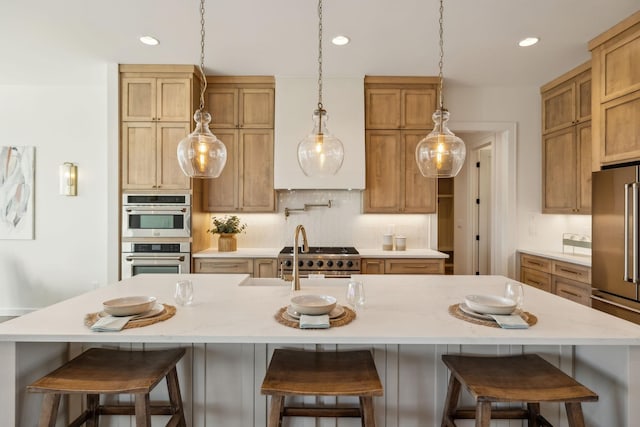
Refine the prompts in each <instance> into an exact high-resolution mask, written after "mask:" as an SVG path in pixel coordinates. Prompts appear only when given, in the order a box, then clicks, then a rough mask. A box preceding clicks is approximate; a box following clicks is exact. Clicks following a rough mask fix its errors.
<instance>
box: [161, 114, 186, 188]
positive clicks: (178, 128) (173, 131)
mask: <svg viewBox="0 0 640 427" xmlns="http://www.w3.org/2000/svg"><path fill="white" fill-rule="evenodd" d="M188 134H189V124H188V123H185V122H183V123H158V125H157V132H156V138H157V156H158V157H157V163H156V172H157V179H156V185H157V186H158V188H161V189H164V190H188V189H189V188H191V179H190V178H189V177H188V176H186V175H185V174H184V173H183V172H182V169H180V165H179V164H178V154H177V151H178V144H179V143H180V141H181V140H182V139H183V138H184V137H185V136H187V135H188Z"/></svg>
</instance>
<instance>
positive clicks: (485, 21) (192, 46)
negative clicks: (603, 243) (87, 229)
mask: <svg viewBox="0 0 640 427" xmlns="http://www.w3.org/2000/svg"><path fill="white" fill-rule="evenodd" d="M316 6H317V2H316V0H207V2H206V32H207V38H206V54H205V55H206V60H205V62H206V64H205V68H206V72H207V74H228V75H252V74H265V75H285V76H314V75H315V74H316V73H317V13H316ZM638 9H640V0H447V1H445V12H444V13H445V19H444V25H445V30H444V31H445V35H444V37H445V62H444V75H445V78H446V79H447V80H450V81H453V82H455V83H456V84H462V85H484V86H486V85H490V86H514V85H525V86H530V85H534V86H540V85H541V84H543V83H545V82H547V81H549V80H551V79H553V78H554V77H556V76H558V75H559V74H561V73H563V72H565V71H568V70H569V69H570V68H572V67H574V66H576V65H578V64H580V63H582V62H584V61H586V60H588V59H589V56H590V54H589V52H588V50H587V42H588V41H589V40H590V39H591V38H593V37H595V36H596V35H598V34H600V33H601V32H603V31H604V30H606V29H608V28H609V27H611V26H612V25H614V24H616V23H617V22H619V21H621V20H622V19H624V18H626V17H627V16H629V15H631V14H632V13H633V12H635V11H637V10H638ZM338 33H343V34H346V35H348V36H350V37H351V38H352V42H351V44H349V45H347V46H345V47H340V48H339V47H335V46H332V45H331V44H330V43H325V48H324V72H325V74H326V75H334V76H357V75H367V74H368V75H437V64H438V40H437V37H438V1H437V0H325V1H324V35H325V39H326V41H327V42H328V39H330V37H331V36H333V35H335V34H338ZM143 34H148V35H153V36H155V37H157V38H158V39H160V45H159V46H156V47H147V46H144V45H142V44H141V43H140V42H139V41H138V37H139V36H141V35H143ZM529 35H535V36H538V37H540V38H541V42H540V43H539V44H538V45H536V46H534V47H531V48H528V49H523V48H519V47H518V46H517V44H516V43H517V41H518V40H519V39H520V38H522V37H524V36H529ZM0 55H1V57H0V58H1V63H0V84H68V83H70V82H74V81H78V78H79V77H83V79H84V81H88V82H90V81H91V78H92V77H91V76H100V75H101V73H104V69H105V68H104V64H105V63H174V64H181V63H187V64H197V63H199V62H200V60H199V56H200V19H199V0H101V1H98V0H32V1H26V0H0ZM98 78H99V77H98Z"/></svg>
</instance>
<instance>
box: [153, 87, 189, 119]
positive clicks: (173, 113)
mask: <svg viewBox="0 0 640 427" xmlns="http://www.w3.org/2000/svg"><path fill="white" fill-rule="evenodd" d="M156 96H157V98H156V100H157V101H156V102H157V104H156V113H157V119H158V120H160V121H165V122H187V123H190V122H191V121H192V120H193V117H191V80H189V79H178V78H161V79H158V80H157V83H156Z"/></svg>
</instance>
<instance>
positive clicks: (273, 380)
mask: <svg viewBox="0 0 640 427" xmlns="http://www.w3.org/2000/svg"><path fill="white" fill-rule="evenodd" d="M261 392H262V394H266V395H271V396H272V399H271V413H270V414H269V427H277V426H279V425H281V423H282V418H283V417H285V416H304V417H320V416H322V417H344V416H346V417H361V418H362V419H363V425H364V426H368V427H369V426H370V427H373V426H374V425H375V424H374V423H375V421H374V419H373V400H372V398H373V396H382V395H383V388H382V383H381V382H380V378H379V377H378V372H377V371H376V367H375V363H374V361H373V357H372V356H371V352H370V351H368V350H356V351H344V352H342V351H339V352H311V351H301V350H288V349H276V350H275V351H274V353H273V356H272V358H271V362H270V363H269V367H268V369H267V373H266V375H265V377H264V380H263V382H262V387H261ZM285 396H357V397H359V400H360V407H359V408H345V407H342V406H341V407H340V408H327V407H308V406H305V407H294V406H285V405H284V398H285Z"/></svg>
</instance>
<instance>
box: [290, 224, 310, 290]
mask: <svg viewBox="0 0 640 427" xmlns="http://www.w3.org/2000/svg"><path fill="white" fill-rule="evenodd" d="M300 232H302V250H301V252H302V253H307V252H309V242H307V231H306V230H305V229H304V227H303V226H302V224H300V225H298V226H297V227H296V231H295V233H294V234H293V281H292V282H291V290H292V291H299V290H300V267H299V266H298V236H299V235H300Z"/></svg>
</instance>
